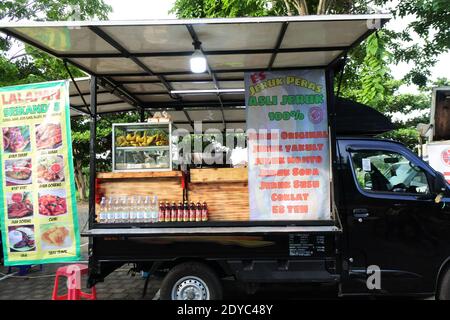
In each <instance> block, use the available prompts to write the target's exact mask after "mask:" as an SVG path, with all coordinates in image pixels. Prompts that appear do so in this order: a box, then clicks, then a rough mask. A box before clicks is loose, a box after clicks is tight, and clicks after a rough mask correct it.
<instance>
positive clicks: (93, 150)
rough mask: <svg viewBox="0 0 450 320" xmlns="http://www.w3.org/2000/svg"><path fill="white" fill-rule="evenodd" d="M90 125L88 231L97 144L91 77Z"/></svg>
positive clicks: (94, 85) (93, 80)
mask: <svg viewBox="0 0 450 320" xmlns="http://www.w3.org/2000/svg"><path fill="white" fill-rule="evenodd" d="M90 93H91V103H90V106H91V123H90V133H91V137H90V141H89V157H90V158H89V229H92V226H93V224H94V222H95V179H96V171H97V170H96V161H97V159H96V142H97V77H95V76H91V83H90Z"/></svg>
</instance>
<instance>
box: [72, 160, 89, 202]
mask: <svg viewBox="0 0 450 320" xmlns="http://www.w3.org/2000/svg"><path fill="white" fill-rule="evenodd" d="M74 175H75V183H76V185H77V189H78V196H79V197H80V200H81V201H85V200H86V199H87V193H86V177H85V176H84V174H83V171H82V166H81V163H80V161H79V160H75V172H74Z"/></svg>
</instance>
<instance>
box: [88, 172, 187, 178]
mask: <svg viewBox="0 0 450 320" xmlns="http://www.w3.org/2000/svg"><path fill="white" fill-rule="evenodd" d="M181 176H182V173H181V171H152V172H99V173H97V178H98V179H134V178H171V177H181Z"/></svg>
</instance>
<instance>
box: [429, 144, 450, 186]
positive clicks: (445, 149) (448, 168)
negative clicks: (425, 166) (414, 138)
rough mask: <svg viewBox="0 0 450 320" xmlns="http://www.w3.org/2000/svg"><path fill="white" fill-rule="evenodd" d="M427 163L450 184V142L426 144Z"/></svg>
mask: <svg viewBox="0 0 450 320" xmlns="http://www.w3.org/2000/svg"><path fill="white" fill-rule="evenodd" d="M427 153H428V163H429V164H430V166H431V167H432V168H433V169H434V170H436V171H439V172H440V173H442V174H443V175H444V177H445V180H447V182H448V183H450V141H441V142H432V143H428V144H427Z"/></svg>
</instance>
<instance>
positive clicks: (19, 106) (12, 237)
mask: <svg viewBox="0 0 450 320" xmlns="http://www.w3.org/2000/svg"><path fill="white" fill-rule="evenodd" d="M0 135H1V139H0V143H1V144H0V165H1V170H0V184H1V193H0V221H1V232H2V237H3V238H2V242H3V252H4V256H5V259H4V261H5V265H26V264H42V263H53V262H63V261H72V260H78V259H79V257H80V235H79V230H78V217H77V207H76V199H75V181H74V176H73V158H72V139H71V134H70V108H69V82H68V81H55V82H48V83H37V84H29V85H19V86H13V87H4V88H0Z"/></svg>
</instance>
